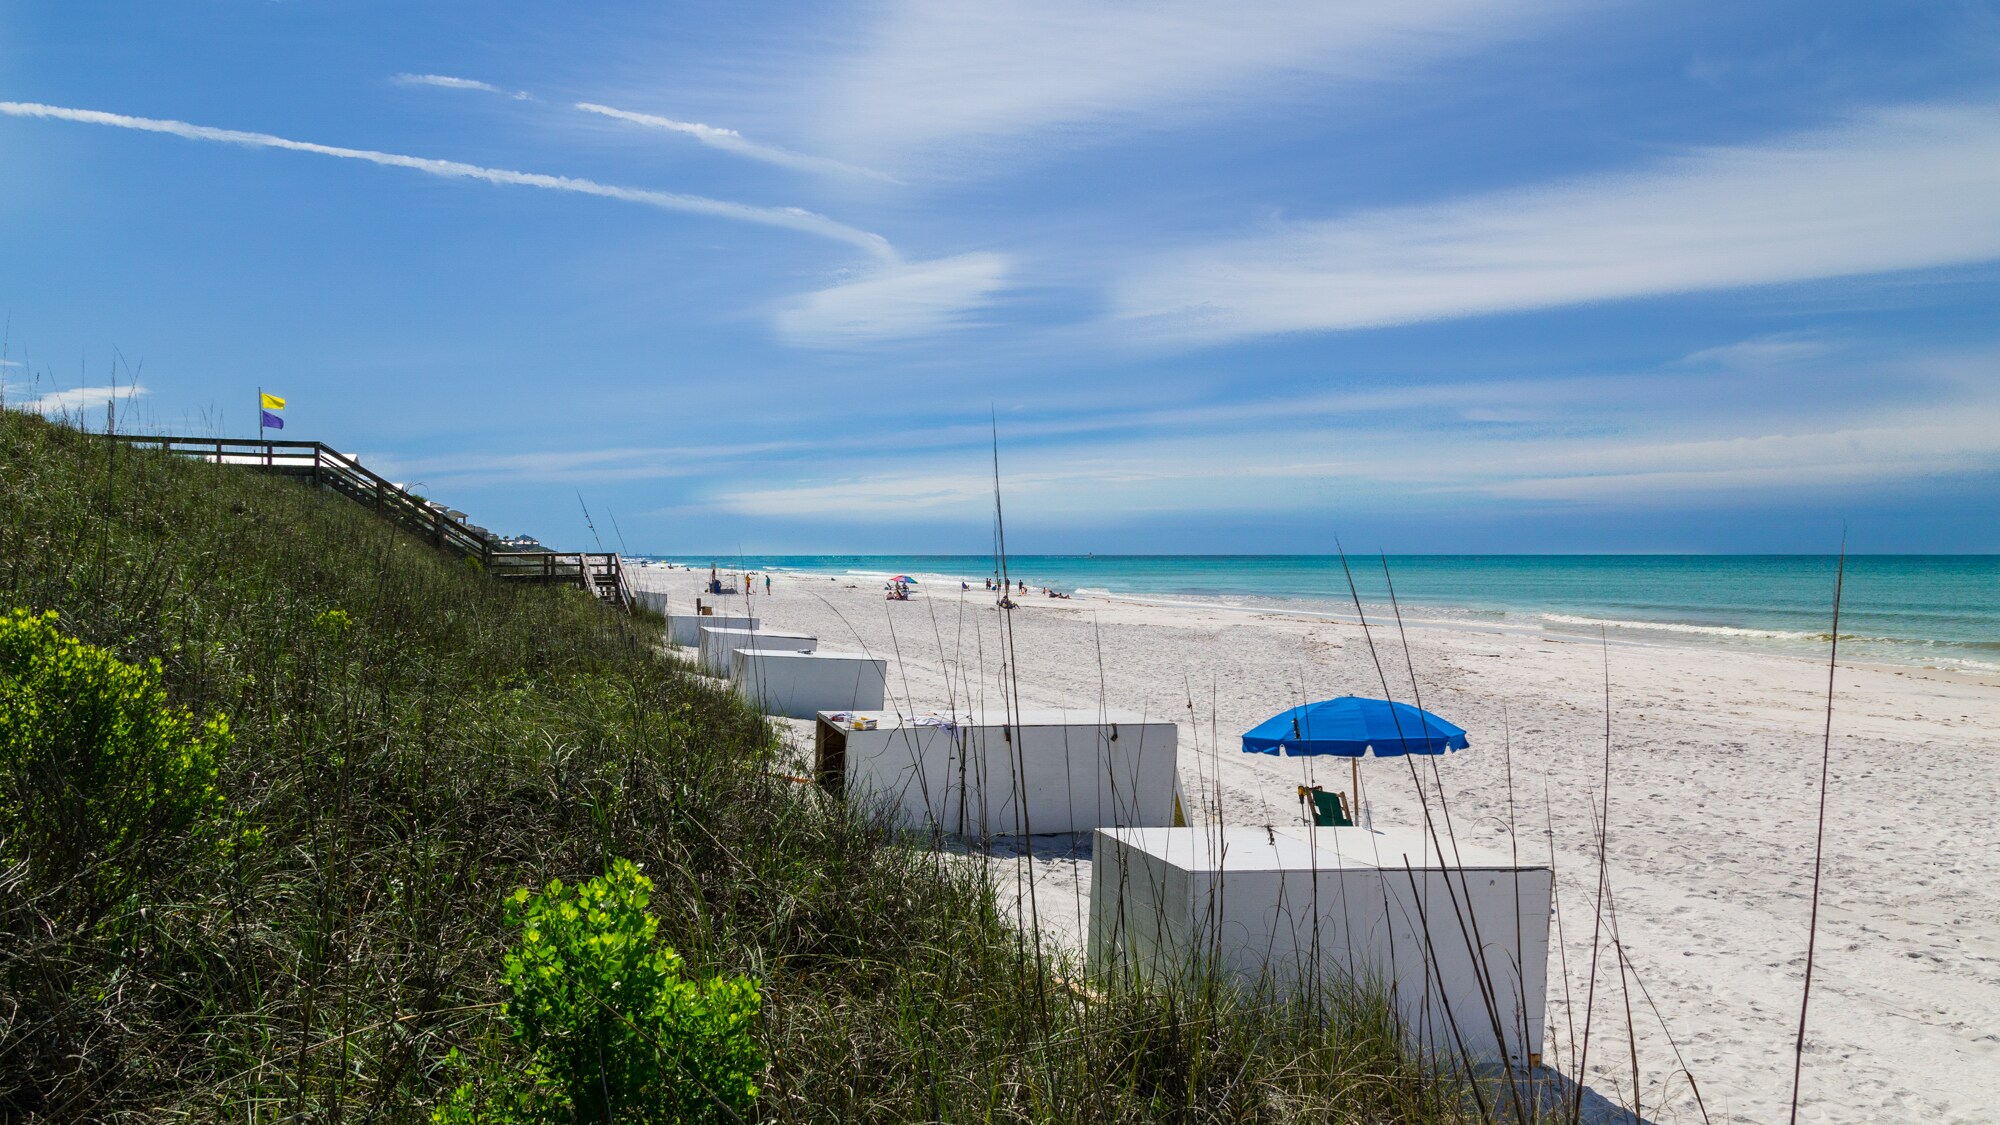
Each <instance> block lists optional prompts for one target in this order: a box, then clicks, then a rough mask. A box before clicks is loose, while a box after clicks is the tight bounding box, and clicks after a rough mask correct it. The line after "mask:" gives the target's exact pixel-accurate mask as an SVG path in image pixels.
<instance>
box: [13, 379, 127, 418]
mask: <svg viewBox="0 0 2000 1125" xmlns="http://www.w3.org/2000/svg"><path fill="white" fill-rule="evenodd" d="M145 393H146V388H144V387H141V386H137V385H134V386H127V387H73V388H71V389H70V390H67V391H49V392H47V393H46V394H41V395H37V396H36V397H34V398H31V399H29V400H27V401H26V402H21V403H10V404H9V405H10V406H12V407H13V408H14V409H17V410H26V411H29V412H31V413H35V414H40V415H43V416H45V417H51V418H53V417H59V416H62V415H66V414H67V415H77V414H82V413H83V412H84V411H87V410H96V409H99V408H101V407H103V406H104V405H106V404H107V403H110V402H112V401H114V400H116V401H123V400H125V399H128V398H137V397H138V396H140V395H143V394H145Z"/></svg>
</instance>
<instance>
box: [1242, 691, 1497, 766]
mask: <svg viewBox="0 0 2000 1125" xmlns="http://www.w3.org/2000/svg"><path fill="white" fill-rule="evenodd" d="M1469 745H1471V744H1470V743H1468V742H1467V741H1466V740H1465V731H1464V730H1463V729H1461V728H1459V727H1456V726H1453V725H1452V724H1450V723H1447V722H1445V721H1444V720H1443V719H1440V718H1438V717H1437V716H1436V715H1433V714H1431V713H1430V712H1429V711H1423V710H1419V709H1418V708H1415V707H1412V706H1410V705H1409V704H1407V703H1391V702H1390V701H1388V700H1386V699H1361V698H1358V697H1356V696H1352V695H1343V696H1341V697H1340V698H1339V699H1322V700H1320V701H1319V702H1318V703H1308V704H1305V705H1304V706H1302V707H1293V708H1291V709H1290V710H1288V711H1280V712H1279V713H1277V714H1275V715H1273V716H1271V717H1270V718H1268V719H1265V720H1264V721H1263V722H1261V723H1258V724H1257V726H1256V727H1255V728H1254V729H1252V730H1251V731H1250V732H1249V733H1247V734H1245V735H1244V736H1243V751H1244V753H1246V754H1279V753H1282V754H1284V755H1285V756H1287V757H1293V758H1297V757H1304V756H1307V755H1318V754H1334V755H1338V756H1340V757H1343V758H1359V757H1363V756H1365V755H1369V754H1373V755H1374V756H1375V757H1378V758H1394V757H1398V756H1400V755H1403V754H1442V753H1444V752H1445V751H1447V750H1463V749H1465V748H1466V747H1467V746H1469Z"/></svg>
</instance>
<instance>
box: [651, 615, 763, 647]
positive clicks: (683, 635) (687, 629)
mask: <svg viewBox="0 0 2000 1125" xmlns="http://www.w3.org/2000/svg"><path fill="white" fill-rule="evenodd" d="M757 625H758V621H757V619H756V618H754V617H746V616H743V615H742V614H735V615H731V614H726V613H717V614H712V615H711V614H700V613H670V614H668V615H667V643H668V644H670V645H675V646H678V647H680V648H693V647H695V646H696V645H698V644H700V643H701V631H702V630H703V629H755V628H756V627H757Z"/></svg>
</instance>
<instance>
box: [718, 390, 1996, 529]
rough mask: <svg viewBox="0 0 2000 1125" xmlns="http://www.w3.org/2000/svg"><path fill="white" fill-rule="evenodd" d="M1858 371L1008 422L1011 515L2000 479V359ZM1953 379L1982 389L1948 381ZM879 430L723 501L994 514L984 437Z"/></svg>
mask: <svg viewBox="0 0 2000 1125" xmlns="http://www.w3.org/2000/svg"><path fill="white" fill-rule="evenodd" d="M1849 362H1850V363H1851V364H1853V365H1854V367H1853V370H1865V371H1867V372H1870V373H1873V374H1876V375H1879V377H1880V378H1881V380H1882V384H1881V387H1880V389H1882V390H1885V391H1894V392H1895V393H1893V394H1891V395H1885V396H1880V397H1878V398H1876V399H1873V400H1871V401H1870V402H1864V403H1856V404H1850V405H1848V406H1846V407H1845V408H1835V409H1830V408H1829V407H1828V406H1827V404H1823V403H1817V402H1803V401H1802V402H1787V401H1780V402H1777V403H1773V404H1767V405H1765V406H1763V407H1760V408H1757V409H1753V410H1744V409H1731V408H1729V406H1731V405H1735V404H1734V403H1733V402H1731V400H1728V399H1727V396H1724V400H1723V401H1724V403H1725V407H1724V408H1723V409H1709V410H1707V411H1704V412H1699V413H1694V414H1691V413H1690V412H1689V411H1688V410H1686V409H1680V408H1677V406H1676V405H1658V406H1656V407H1655V408H1646V407H1645V406H1644V405H1643V401H1644V400H1641V401H1634V400H1631V399H1629V398H1627V397H1626V396H1627V392H1628V391H1629V389H1630V388H1631V385H1632V382H1633V379H1631V378H1615V379H1614V378H1600V379H1596V380H1589V381H1583V382H1579V381H1577V380H1573V379H1552V380H1546V381H1510V382H1507V383H1502V384H1458V385H1446V386H1431V387H1422V388H1409V389H1407V390H1396V389H1388V390H1385V391H1383V392H1380V393H1379V394H1371V393H1357V394H1352V395H1341V394H1332V395H1326V396H1321V397H1319V398H1316V399H1299V400H1295V402H1296V409H1295V410H1294V411H1292V412H1291V413H1289V414H1286V413H1278V412H1274V411H1273V410H1272V409H1271V407H1274V406H1280V405H1282V404H1277V403H1261V404H1248V405H1245V406H1243V407H1242V408H1240V409H1232V408H1231V407H1230V406H1222V407H1218V408H1216V409H1215V410H1214V411H1213V415H1214V416H1213V418H1212V419H1211V424H1210V425H1207V426H1204V427H1201V428H1199V429H1190V430H1184V431H1178V430H1176V429H1175V428H1173V427H1170V426H1166V425H1157V424H1149V425H1143V426H1139V427H1136V428H1134V427H1132V426H1130V425H1129V423H1130V422H1132V421H1133V420H1135V419H1142V420H1145V421H1147V422H1149V423H1150V422H1155V421H1157V420H1158V419H1159V418H1160V416H1161V415H1160V412H1155V411H1149V410H1145V409H1139V410H1135V411H1131V412H1122V413H1121V412H1116V411H1114V412H1110V413H1109V414H1108V415H1107V416H1104V417H1102V418H1099V419H1097V421H1098V423H1099V424H1098V426H1097V427H1096V428H1095V429H1090V428H1075V427H1072V426H1071V425H1069V424H1065V425H1064V426H1062V427H1057V428H1054V429H1037V428H1035V427H1034V426H1032V425H1028V426H1022V425H1012V426H1009V425H1003V426H1002V429H1001V441H1002V443H1003V453H1002V460H1003V465H1002V468H1003V474H1004V482H1003V483H1004V485H1005V489H1006V495H1007V503H1008V509H1009V511H1010V512H1013V513H1016V514H1019V515H1021V516H1023V517H1027V518H1031V519H1037V520H1046V519H1069V518H1084V517H1089V518H1099V519H1102V518H1109V517H1115V518H1125V517H1128V516H1130V515H1131V514H1133V513H1140V512H1176V511H1178V512H1193V511H1227V512H1233V513H1236V514H1239V515H1241V514H1244V513H1273V512H1300V513H1304V512H1319V513H1322V514H1323V513H1325V512H1328V511H1342V512H1357V511H1364V510H1377V511H1391V510H1416V509H1419V508H1424V507H1426V506H1444V507H1448V508H1454V509H1457V510H1463V509H1464V506H1465V505H1466V504H1467V503H1468V502H1469V503H1472V504H1475V505H1477V504H1483V503H1494V502H1500V501H1506V500H1526V501H1538V502H1540V501H1554V502H1578V503H1623V504H1627V505H1636V506H1642V507H1643V506H1648V505H1671V504H1681V503H1694V504H1719V503H1730V502H1733V501H1735V500H1736V499H1739V498H1743V497H1755V498H1761V499H1766V500H1768V499H1772V498H1782V499H1791V498H1798V497H1808V496H1820V497H1824V496H1839V495H1852V494H1854V493H1857V492H1860V491H1865V490H1870V489H1878V488H1885V487H1906V486H1908V485H1909V483H1910V482H1913V481H1922V480H1924V479H1926V478H1935V477H1943V476H1951V475H1956V474H1969V473H1977V474H1992V473H2000V379H1996V378H1994V376H1995V374H1996V372H2000V352H1996V351H1987V352H1983V353H1969V354H1947V353H1936V354H1930V355H1920V356H1912V357H1905V358H1903V359H1901V360H1895V361H1890V362H1888V363H1886V364H1884V363H1882V362H1881V361H1877V360H1872V359H1862V358H1858V357H1855V358H1852V359H1850V360H1849ZM1941 372H1942V373H1949V374H1955V375H1957V376H1962V377H1961V378H1952V379H1944V380H1939V379H1937V378H1935V376H1936V375H1937V374H1939V373H1941ZM1843 374H1844V372H1843V371H1842V370H1841V369H1839V368H1834V367H1829V368H1827V369H1825V370H1823V371H1816V372H1814V375H1815V376H1823V377H1828V378H1837V377H1842V376H1843ZM1845 374H1851V371H1850V372H1846V373H1845ZM1638 378H1639V379H1641V380H1642V381H1643V380H1644V379H1646V378H1648V377H1644V376H1641V377H1638ZM1732 381H1740V379H1738V378H1737V377H1735V376H1721V375H1715V376H1700V375H1693V374H1680V375H1675V376H1660V377H1658V378H1657V379H1656V381H1654V382H1653V384H1652V385H1651V386H1650V387H1649V388H1648V389H1647V390H1646V395H1645V398H1646V399H1650V400H1654V401H1655V402H1656V403H1657V402H1664V401H1670V402H1672V403H1675V404H1681V403H1683V402H1684V400H1686V399H1688V398H1689V397H1690V396H1692V397H1697V398H1700V397H1704V396H1706V397H1709V398H1713V397H1714V396H1715V394H1716V392H1717V390H1718V389H1719V388H1720V387H1722V386H1726V385H1727V384H1728V383H1729V382H1732ZM1884 402H1893V403H1895V405H1893V406H1884V405H1883V403H1884ZM1542 404H1549V405H1553V406H1555V407H1556V408H1557V413H1558V415H1559V417H1558V418H1557V419H1556V422H1555V424H1551V425H1527V426H1513V425H1498V426H1495V425H1484V424H1476V423H1469V422H1468V421H1467V419H1468V418H1477V417H1478V416H1482V415H1486V414H1499V415H1502V417H1499V418H1497V419H1494V420H1496V421H1500V422H1505V423H1512V422H1517V421H1527V422H1537V421H1540V420H1539V419H1536V418H1534V417H1532V413H1533V410H1534V408H1535V407H1536V406H1538V405H1542ZM1411 407H1421V408H1422V409H1419V410H1414V411H1409V410H1406V409H1405V408H1411ZM1385 410H1387V411H1395V412H1397V413H1394V414H1390V415H1384V414H1381V413H1379V412H1381V411H1385ZM863 436H864V438H865V439H866V440H864V442H863V444H861V445H859V446H856V447H852V448H847V449H844V450H843V451H842V453H841V455H839V456H833V455H832V454H831V451H830V450H827V451H823V452H824V453H825V455H823V456H820V457H816V458H806V457H794V458H792V459H791V460H790V462H789V463H790V464H791V465H793V466H795V467H796V469H797V470H799V471H800V472H801V477H800V478H797V479H792V480H785V479H783V476H782V474H783V472H784V470H783V469H771V468H767V469H765V470H763V471H762V472H761V473H753V474H751V475H750V479H747V480H746V479H741V475H740V474H739V475H736V476H725V477H723V478H722V479H721V482H720V487H719V488H718V489H717V490H716V491H715V492H714V493H712V494H711V495H712V503H713V505H714V507H715V508H717V509H720V510H723V511H729V512H734V513H739V514H744V515H751V516H759V517H773V518H776V517H785V518H813V519H832V520H837V519H841V518H844V517H854V518H865V519H873V520H892V521H893V520H901V521H908V522H920V521H924V520H975V519H979V518H983V513H985V512H988V511H990V508H991V504H992V477H991V476H990V469H989V468H988V467H987V465H986V463H985V458H986V450H985V447H984V446H985V443H984V434H977V435H972V434H961V435H955V436H956V437H957V438H958V439H959V440H957V441H955V442H953V443H949V444H940V445H936V446H928V447H926V446H922V445H918V446H917V447H915V448H911V449H904V448H900V447H898V448H896V449H895V452H894V453H893V455H891V454H888V453H885V452H884V450H885V449H886V448H888V446H889V444H890V443H887V442H885V441H884V440H882V437H881V435H879V434H878V435H863ZM923 436H927V435H918V437H919V438H921V437H923ZM827 464H832V465H839V466H841V469H840V470H839V475H838V476H828V475H820V474H817V473H814V472H813V469H812V468H811V467H812V466H818V465H827Z"/></svg>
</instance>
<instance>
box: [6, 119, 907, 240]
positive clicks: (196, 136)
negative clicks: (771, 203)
mask: <svg viewBox="0 0 2000 1125" xmlns="http://www.w3.org/2000/svg"><path fill="white" fill-rule="evenodd" d="M0 114H6V115H7V116H9V117H37V118H47V119H50V120H55V121H76V122H81V123H83V124H86V125H109V126H111V127H113V128H118V129H136V130H138V131H140V132H145V133H165V134H167V135H168V136H174V137H183V138H186V139H188V140H191V141H216V142H219V143H222V144H231V145H243V146H246V147H249V148H275V149H284V150H286V151H289V152H310V153H316V154H318V155H320V156H336V157H339V158H341V159H343V160H361V161H366V162H367V163H369V164H380V165H382V166H383V167H385V168H408V169H410V170H411V171H415V172H422V173H424V174H426V175H431V176H442V177H444V178H446V179H466V180H484V181H486V182H487V183H492V184H509V185H514V186H519V187H535V188H545V189H547V190H550V191H568V192H575V193H576V194H578V195H595V196H601V197H603V198H605V199H621V200H624V201H625V202H627V203H641V204H645V205H646V206H648V207H657V208H660V209H661V210H663V211H681V212H686V213H688V214H694V215H710V216H713V217H715V218H720V219H734V220H736V221H738V222H745V223H758V224H761V225H763V226H771V227H783V228H785V229H788V230H796V231H802V232H804V233H806V234H816V235H819V236H820V237H822V238H831V239H833V240H835V241H837V242H845V243H848V244H849V245H852V246H858V247H860V248H862V249H863V250H866V251H868V252H869V253H870V254H873V255H875V256H876V257H878V258H880V259H882V260H883V261H886V262H891V263H894V262H898V261H900V260H901V259H900V258H899V256H898V255H897V254H896V250H895V248H894V247H892V246H890V245H889V240H888V239H886V238H883V237H882V236H881V235H879V234H873V233H870V232H869V231H865V230H861V229H860V228H858V227H851V226H848V225H847V224H846V223H841V222H836V221H835V220H833V219H829V218H827V217H826V216H825V215H821V214H817V213H815V212H812V211H807V210H804V209H802V208H798V207H759V206H755V205H753V204H749V203H732V202H729V201H728V200H723V199H709V198H707V197H706V196H700V195H683V194H681V193H679V192H671V191H652V190H648V189H645V188H629V187H619V186H617V185H615V184H601V183H598V182H597V181H595V180H583V179H576V178H574V177H571V176H550V175H546V174H544V173H540V172H516V171H511V170H509V169H506V168H487V167H483V166H481V165H478V164H465V163H461V162H459V161H456V160H433V159H431V158H429V157H422V156H404V155H401V154H399V153H393V152H375V151H373V150H371V149H364V148H341V147H339V146H337V145H322V144H314V143H313V142H311V141H294V140H288V139H286V138H284V137H275V136H272V135H271V134H269V133H246V132H242V131H239V130H236V129H217V128H213V127H211V126H207V125H191V124H189V123H187V122H185V121H168V120H161V119H157V118H151V117H128V116H126V115H125V114H122V113H104V112H101V111H99V110H94V109H68V108H65V107H63V106H53V105H41V104H38V103H35V102H0Z"/></svg>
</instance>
